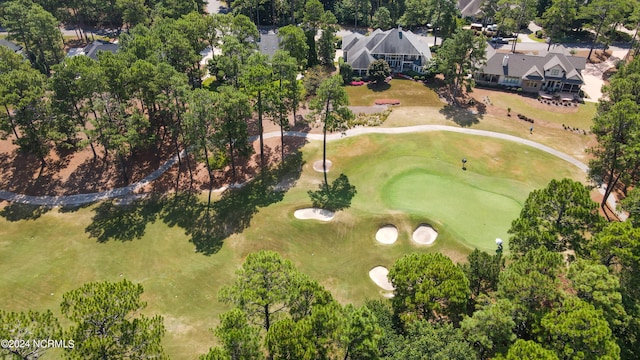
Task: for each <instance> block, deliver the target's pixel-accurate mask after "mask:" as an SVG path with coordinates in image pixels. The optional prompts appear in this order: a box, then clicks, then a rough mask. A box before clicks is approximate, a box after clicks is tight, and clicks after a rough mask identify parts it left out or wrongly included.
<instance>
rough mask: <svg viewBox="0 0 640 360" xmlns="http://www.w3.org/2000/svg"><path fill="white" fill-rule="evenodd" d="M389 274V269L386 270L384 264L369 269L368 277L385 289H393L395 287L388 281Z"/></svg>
mask: <svg viewBox="0 0 640 360" xmlns="http://www.w3.org/2000/svg"><path fill="white" fill-rule="evenodd" d="M388 275H389V270H387V268H386V267H384V266H376V267H374V268H373V269H371V270H369V277H370V278H371V280H373V282H374V283H376V285H378V286H379V287H380V288H382V289H383V290H386V291H393V290H395V288H394V287H393V285H392V284H391V281H389V278H388V277H387V276H388Z"/></svg>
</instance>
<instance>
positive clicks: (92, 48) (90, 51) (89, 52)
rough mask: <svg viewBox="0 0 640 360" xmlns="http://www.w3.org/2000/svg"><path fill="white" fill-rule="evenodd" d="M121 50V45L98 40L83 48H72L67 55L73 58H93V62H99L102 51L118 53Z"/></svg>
mask: <svg viewBox="0 0 640 360" xmlns="http://www.w3.org/2000/svg"><path fill="white" fill-rule="evenodd" d="M119 48H120V45H118V44H116V43H111V42H108V41H101V40H96V41H94V42H92V43H91V44H89V45H87V46H85V47H83V48H72V49H69V52H68V53H67V56H68V57H72V56H77V55H84V56H88V57H90V58H92V59H93V60H98V53H99V52H101V51H108V52H111V53H114V54H115V53H116V52H117V51H118V49H119Z"/></svg>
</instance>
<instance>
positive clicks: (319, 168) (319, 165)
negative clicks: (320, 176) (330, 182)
mask: <svg viewBox="0 0 640 360" xmlns="http://www.w3.org/2000/svg"><path fill="white" fill-rule="evenodd" d="M332 165H333V163H332V162H331V160H327V172H329V170H331V166H332ZM313 170H315V171H317V172H324V168H323V167H322V160H318V161H316V162H314V163H313Z"/></svg>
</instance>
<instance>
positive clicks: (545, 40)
mask: <svg viewBox="0 0 640 360" xmlns="http://www.w3.org/2000/svg"><path fill="white" fill-rule="evenodd" d="M527 36H528V37H529V39H531V40H533V41H535V42H539V43H546V42H547V39H541V38H539V37H537V36H536V33H531V34H529V35H527Z"/></svg>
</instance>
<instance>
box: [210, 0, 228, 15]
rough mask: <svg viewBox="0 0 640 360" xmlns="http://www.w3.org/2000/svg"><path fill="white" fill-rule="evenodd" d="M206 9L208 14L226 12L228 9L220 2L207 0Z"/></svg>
mask: <svg viewBox="0 0 640 360" xmlns="http://www.w3.org/2000/svg"><path fill="white" fill-rule="evenodd" d="M206 9H207V13H209V14H217V13H219V12H220V10H223V12H224V11H226V9H228V7H227V4H226V3H224V2H222V1H217V0H208V2H207V8H206Z"/></svg>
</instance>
